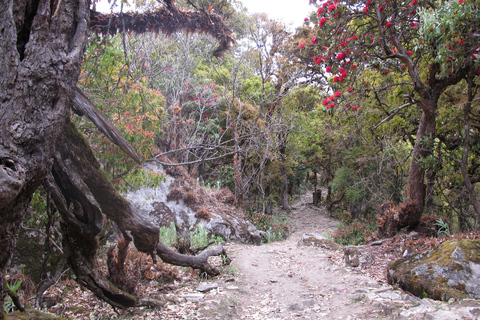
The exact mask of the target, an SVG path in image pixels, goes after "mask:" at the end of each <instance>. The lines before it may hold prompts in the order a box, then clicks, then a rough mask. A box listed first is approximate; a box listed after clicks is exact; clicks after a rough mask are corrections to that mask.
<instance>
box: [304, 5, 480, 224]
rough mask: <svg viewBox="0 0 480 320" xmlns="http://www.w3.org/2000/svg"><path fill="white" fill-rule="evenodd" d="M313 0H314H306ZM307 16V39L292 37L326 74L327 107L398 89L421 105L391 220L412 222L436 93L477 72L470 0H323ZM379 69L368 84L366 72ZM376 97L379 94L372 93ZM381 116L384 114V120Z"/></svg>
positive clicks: (420, 205) (477, 17) (475, 16)
mask: <svg viewBox="0 0 480 320" xmlns="http://www.w3.org/2000/svg"><path fill="white" fill-rule="evenodd" d="M310 2H311V3H317V1H315V0H314V1H310ZM317 7H318V10H317V11H316V12H315V14H313V15H312V16H311V17H310V19H309V21H307V22H306V23H308V24H310V23H314V26H313V31H314V33H315V35H314V36H313V37H312V38H311V43H305V44H303V43H301V44H299V50H300V52H301V53H302V55H303V56H304V57H309V61H310V62H309V64H310V65H311V66H316V68H317V70H319V71H320V72H321V73H323V74H324V75H325V76H326V77H325V79H326V83H325V84H326V85H328V87H329V88H330V96H329V97H327V98H326V99H325V100H323V105H324V106H325V108H326V109H330V110H331V109H332V108H335V109H336V108H337V107H338V106H344V107H346V108H349V109H350V110H354V112H355V111H357V110H358V109H359V108H361V105H359V104H357V103H355V104H354V103H352V102H354V101H357V102H358V101H361V99H360V98H361V97H362V96H364V95H365V94H366V93H368V92H374V93H375V95H376V97H377V98H378V99H380V98H379V97H380V95H378V93H381V92H383V91H391V90H392V89H393V88H395V90H400V91H398V92H402V93H403V98H404V104H403V105H401V106H400V107H398V106H397V107H396V108H395V109H393V110H389V114H390V116H389V117H388V118H387V119H390V118H392V117H393V116H394V115H395V114H396V113H398V111H399V110H400V109H403V108H407V107H410V106H413V107H414V108H415V109H417V110H418V111H420V112H421V118H420V120H419V124H418V129H417V134H416V138H415V140H414V147H413V152H412V159H411V164H410V169H409V196H410V198H409V199H408V200H407V202H406V205H405V206H403V207H402V208H403V211H402V212H401V214H400V215H399V217H400V218H399V219H398V221H397V226H396V228H397V229H399V228H402V227H406V226H415V225H416V224H418V222H419V220H420V217H421V215H422V213H423V209H424V206H425V194H426V188H425V182H424V181H425V180H424V177H425V172H426V167H425V166H424V165H423V163H424V161H423V159H425V158H427V157H428V156H430V155H431V154H432V141H433V138H434V137H435V127H436V113H437V111H438V108H439V104H438V101H439V98H440V97H441V95H442V93H443V92H444V91H445V90H446V89H447V88H448V87H450V86H452V85H455V84H457V83H459V82H460V81H462V80H467V79H473V80H474V81H477V83H478V78H479V74H480V68H479V67H480V59H479V56H480V51H479V47H478V44H479V43H480V41H479V38H480V30H479V29H480V10H478V9H479V8H478V5H477V4H476V3H475V2H474V1H469V0H460V1H456V0H455V1H428V0H413V1H391V0H378V1H377V0H368V1H365V2H363V1H354V2H352V1H338V0H336V1H330V0H329V1H325V2H323V3H318V4H317ZM372 72H374V73H378V74H379V75H381V76H382V81H381V82H380V81H379V82H377V83H379V84H378V85H373V84H372V83H370V82H369V81H367V80H366V79H365V78H364V76H365V74H371V73H372ZM378 102H379V103H381V101H378ZM387 119H386V120H387Z"/></svg>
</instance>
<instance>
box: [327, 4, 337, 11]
mask: <svg viewBox="0 0 480 320" xmlns="http://www.w3.org/2000/svg"><path fill="white" fill-rule="evenodd" d="M335 9H337V6H336V5H334V4H331V5H329V6H328V11H330V12H331V11H333V10H335Z"/></svg>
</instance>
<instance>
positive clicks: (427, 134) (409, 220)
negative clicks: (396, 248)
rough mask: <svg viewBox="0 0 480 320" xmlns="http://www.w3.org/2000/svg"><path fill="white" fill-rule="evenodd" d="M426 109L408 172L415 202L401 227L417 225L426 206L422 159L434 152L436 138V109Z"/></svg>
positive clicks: (406, 213) (411, 195)
mask: <svg viewBox="0 0 480 320" xmlns="http://www.w3.org/2000/svg"><path fill="white" fill-rule="evenodd" d="M431 109H432V110H427V109H426V108H425V109H424V111H423V113H422V117H421V119H420V125H419V127H418V130H417V136H416V140H415V145H414V147H413V154H412V161H411V163H410V170H409V174H408V186H409V194H410V200H411V203H412V204H413V207H412V206H409V208H414V210H409V211H408V212H404V214H403V215H402V216H401V218H400V219H401V222H400V225H399V228H403V227H415V226H416V225H417V224H418V223H419V222H420V218H421V216H422V213H423V209H424V206H425V193H426V186H425V180H424V177H425V170H426V168H425V165H423V164H422V159H425V158H426V157H427V156H429V155H430V154H431V153H432V146H433V139H434V138H435V110H436V108H433V107H432V108H431Z"/></svg>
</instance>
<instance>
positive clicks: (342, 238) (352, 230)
mask: <svg viewBox="0 0 480 320" xmlns="http://www.w3.org/2000/svg"><path fill="white" fill-rule="evenodd" d="M375 231H376V227H375V225H374V224H371V223H365V222H362V221H360V220H358V219H355V220H348V219H347V220H342V221H341V222H340V225H339V226H338V230H337V231H335V233H334V234H333V240H334V241H335V242H337V243H339V244H342V245H345V246H348V245H354V246H358V245H364V244H366V243H367V242H368V241H369V239H371V238H372V237H373V235H374V233H375Z"/></svg>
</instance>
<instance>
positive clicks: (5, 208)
mask: <svg viewBox="0 0 480 320" xmlns="http://www.w3.org/2000/svg"><path fill="white" fill-rule="evenodd" d="M51 2H53V1H48V0H37V1H33V0H32V1H29V0H15V1H13V0H4V1H2V3H1V6H0V39H2V40H1V41H0V115H1V116H0V118H1V120H0V212H1V215H0V277H1V278H3V277H4V273H5V269H6V267H7V265H8V263H9V261H10V257H11V254H12V252H13V249H14V247H15V243H16V238H17V234H18V230H19V226H20V223H21V221H22V219H23V217H24V212H25V210H26V208H27V207H28V204H29V202H30V198H31V195H32V194H33V192H34V191H35V190H36V189H37V188H38V186H39V185H40V183H41V182H42V180H43V178H44V177H45V175H46V174H47V173H48V172H49V171H50V169H51V164H52V161H51V156H52V154H53V151H54V143H52V142H53V141H55V140H56V138H57V135H58V133H59V128H62V127H63V123H64V121H65V118H66V116H67V112H68V109H69V106H70V104H71V101H72V97H73V96H74V90H75V85H76V82H77V79H78V75H79V73H80V62H81V59H82V56H83V52H84V48H85V44H86V34H87V26H88V21H89V1H88V0H69V1H55V3H51ZM4 298H5V292H4V290H3V281H0V310H1V311H0V312H1V313H0V319H1V318H3V316H2V315H3V300H4Z"/></svg>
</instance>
